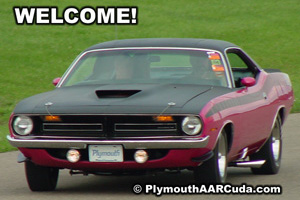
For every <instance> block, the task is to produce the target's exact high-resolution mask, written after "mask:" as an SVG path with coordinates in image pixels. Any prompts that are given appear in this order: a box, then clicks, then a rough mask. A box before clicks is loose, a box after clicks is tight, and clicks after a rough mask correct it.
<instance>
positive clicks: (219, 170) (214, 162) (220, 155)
mask: <svg viewBox="0 0 300 200" xmlns="http://www.w3.org/2000/svg"><path fill="white" fill-rule="evenodd" d="M227 146H228V144H227V138H226V133H225V131H222V133H221V135H220V137H219V139H218V142H217V145H216V147H215V149H214V151H213V152H214V155H213V157H212V158H210V159H209V160H208V161H206V162H204V163H203V164H202V165H200V166H199V167H196V168H195V169H194V177H195V181H196V183H203V184H213V183H225V181H226V177H227V151H228V147H227Z"/></svg>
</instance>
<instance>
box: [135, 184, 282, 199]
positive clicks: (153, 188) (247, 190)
mask: <svg viewBox="0 0 300 200" xmlns="http://www.w3.org/2000/svg"><path fill="white" fill-rule="evenodd" d="M132 191H133V192H134V193H135V194H141V193H145V194H154V195H156V196H161V195H163V194H282V187H281V186H280V185H257V186H252V185H247V184H241V185H231V184H224V185H223V184H214V185H187V186H158V185H155V184H146V185H144V186H142V185H140V184H135V185H134V186H133V187H132Z"/></svg>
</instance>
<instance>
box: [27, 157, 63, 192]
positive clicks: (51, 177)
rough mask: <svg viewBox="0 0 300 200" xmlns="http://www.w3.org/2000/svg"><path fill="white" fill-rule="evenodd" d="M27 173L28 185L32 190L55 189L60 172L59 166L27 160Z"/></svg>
mask: <svg viewBox="0 0 300 200" xmlns="http://www.w3.org/2000/svg"><path fill="white" fill-rule="evenodd" d="M25 173H26V178H27V183H28V186H29V188H30V189H31V190H32V191H52V190H55V188H56V184H57V179H58V173H59V170H58V169H57V168H51V167H43V166H39V165H36V164H34V163H33V162H31V161H27V162H25Z"/></svg>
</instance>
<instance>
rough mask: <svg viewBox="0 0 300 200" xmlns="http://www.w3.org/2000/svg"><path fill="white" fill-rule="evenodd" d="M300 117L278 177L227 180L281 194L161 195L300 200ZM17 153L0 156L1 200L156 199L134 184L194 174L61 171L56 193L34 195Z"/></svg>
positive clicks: (186, 180)
mask: <svg viewBox="0 0 300 200" xmlns="http://www.w3.org/2000/svg"><path fill="white" fill-rule="evenodd" d="M299 152H300V114H292V115H289V118H288V120H287V122H286V123H285V125H284V127H283V157H282V166H281V169H280V172H279V174H277V175H253V174H252V173H251V171H250V169H248V168H229V174H228V178H227V181H228V182H229V183H231V184H232V185H240V184H242V183H246V184H247V185H253V186H258V185H280V186H282V194H281V195H258V194H256V195H203V194H201V195H200V194H197V195H175V194H172V195H162V196H161V197H160V198H162V199H186V198H188V199H258V198H259V199H272V200H274V199H286V200H287V199H288V200H292V199H300V161H299V159H300V154H299ZM17 155H18V152H8V153H1V154H0V170H1V171H0V200H2V199H4V200H10V199H14V200H15V199H22V200H32V199H43V200H48V199H51V200H52V199H60V200H64V199H72V200H76V199H80V200H82V199H139V200H142V199H156V198H158V197H157V196H155V195H153V194H148V195H146V194H144V193H142V194H140V195H136V194H134V193H133V191H132V187H133V185H135V184H137V183H138V184H141V185H145V184H148V183H151V184H158V185H180V186H188V185H189V184H193V174H192V173H191V172H188V171H186V172H182V173H179V174H178V173H177V174H175V173H158V174H156V175H143V176H122V177H117V176H94V175H89V176H82V175H75V176H70V175H69V171H68V170H61V171H60V177H59V180H58V186H57V189H56V190H55V191H53V192H31V191H30V190H29V188H28V187H27V182H26V179H25V174H24V166H23V164H17V162H16V159H17Z"/></svg>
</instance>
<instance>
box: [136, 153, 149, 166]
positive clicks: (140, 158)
mask: <svg viewBox="0 0 300 200" xmlns="http://www.w3.org/2000/svg"><path fill="white" fill-rule="evenodd" d="M134 160H135V161H136V162H137V163H145V162H146V161H147V160H148V154H147V152H146V151H144V150H137V151H136V152H135V153H134Z"/></svg>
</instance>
